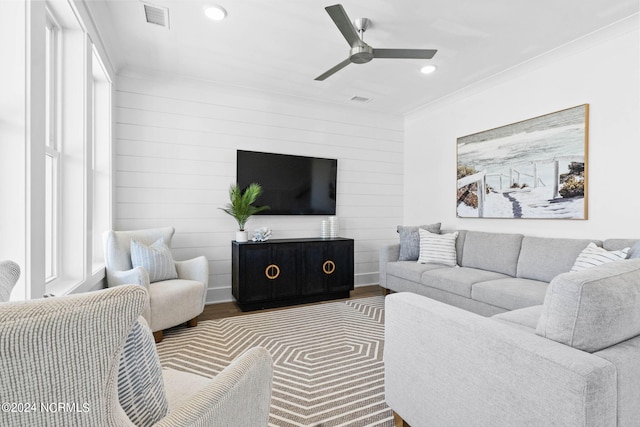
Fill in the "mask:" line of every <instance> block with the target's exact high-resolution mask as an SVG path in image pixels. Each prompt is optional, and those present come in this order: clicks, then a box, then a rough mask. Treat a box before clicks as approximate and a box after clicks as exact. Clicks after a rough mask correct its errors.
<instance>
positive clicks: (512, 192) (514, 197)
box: [456, 104, 589, 219]
mask: <svg viewBox="0 0 640 427" xmlns="http://www.w3.org/2000/svg"><path fill="white" fill-rule="evenodd" d="M588 133H589V105H588V104H584V105H579V106H577V107H573V108H568V109H566V110H562V111H557V112H555V113H550V114H546V115H544V116H540V117H535V118H532V119H528V120H524V121H521V122H517V123H513V124H510V125H506V126H502V127H499V128H495V129H491V130H487V131H483V132H479V133H475V134H473V135H467V136H463V137H461V138H458V141H457V153H458V154H457V160H458V175H457V183H458V184H457V197H456V200H457V208H456V213H457V216H458V217H460V218H545V219H587V171H588V167H587V166H588V162H587V145H588Z"/></svg>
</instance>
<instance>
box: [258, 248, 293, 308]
mask: <svg viewBox="0 0 640 427" xmlns="http://www.w3.org/2000/svg"><path fill="white" fill-rule="evenodd" d="M299 258H300V249H299V245H297V244H277V245H272V246H271V257H270V261H269V264H268V265H271V266H275V268H274V267H272V273H273V272H276V271H277V272H278V275H277V277H273V276H274V274H269V272H266V273H265V276H266V275H267V274H268V275H269V277H273V278H271V279H269V278H267V279H268V280H269V281H270V283H269V285H270V288H271V296H272V298H274V299H278V298H287V297H295V296H298V295H299V294H300V290H299V281H300V280H299V278H298V275H299V265H300V261H299ZM265 269H266V267H265Z"/></svg>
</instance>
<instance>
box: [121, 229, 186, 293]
mask: <svg viewBox="0 0 640 427" xmlns="http://www.w3.org/2000/svg"><path fill="white" fill-rule="evenodd" d="M131 264H132V265H133V267H134V268H135V267H142V268H144V269H145V270H147V272H148V273H149V282H151V283H153V282H159V281H161V280H169V279H177V278H178V272H177V271H176V265H175V263H174V262H173V256H172V255H171V250H170V249H169V247H168V246H167V245H166V244H165V243H164V239H163V238H160V239H158V240H156V241H155V242H153V244H151V246H147V245H145V244H144V243H140V242H138V241H136V240H133V239H131Z"/></svg>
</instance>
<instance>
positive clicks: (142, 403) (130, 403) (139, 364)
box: [118, 317, 169, 427]
mask: <svg viewBox="0 0 640 427" xmlns="http://www.w3.org/2000/svg"><path fill="white" fill-rule="evenodd" d="M118 401H119V402H120V406H122V409H123V410H124V412H125V413H126V414H127V416H128V417H129V419H130V420H131V422H132V423H133V424H135V425H136V426H139V427H146V426H152V425H153V424H155V423H157V422H158V421H160V420H161V419H162V418H164V417H165V416H166V415H167V413H168V412H169V404H168V402H167V397H166V395H165V390H164V380H163V378H162V367H161V366H160V359H159V358H158V352H157V351H156V345H155V341H154V339H153V335H152V334H151V330H150V329H149V327H148V326H147V323H146V322H145V320H144V319H143V318H142V317H140V318H139V320H138V321H137V322H136V323H135V325H134V326H133V328H132V329H131V333H130V334H129V336H128V337H127V341H126V343H125V345H124V349H123V350H122V355H121V356H120V366H119V370H118Z"/></svg>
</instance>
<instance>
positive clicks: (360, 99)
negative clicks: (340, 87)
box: [351, 95, 371, 102]
mask: <svg viewBox="0 0 640 427" xmlns="http://www.w3.org/2000/svg"><path fill="white" fill-rule="evenodd" d="M351 101H354V102H369V101H371V98H365V97H364V96H358V95H355V96H352V97H351Z"/></svg>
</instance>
